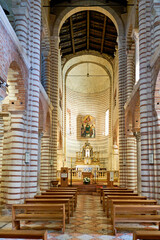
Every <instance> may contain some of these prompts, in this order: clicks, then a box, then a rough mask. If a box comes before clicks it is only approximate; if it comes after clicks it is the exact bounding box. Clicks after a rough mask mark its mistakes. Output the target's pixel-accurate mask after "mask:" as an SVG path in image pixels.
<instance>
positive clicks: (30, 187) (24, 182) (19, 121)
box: [2, 0, 41, 204]
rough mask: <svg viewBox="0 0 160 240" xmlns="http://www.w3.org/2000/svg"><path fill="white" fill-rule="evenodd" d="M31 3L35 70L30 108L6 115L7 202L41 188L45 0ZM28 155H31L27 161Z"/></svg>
mask: <svg viewBox="0 0 160 240" xmlns="http://www.w3.org/2000/svg"><path fill="white" fill-rule="evenodd" d="M29 4H30V5H29V6H28V9H29V12H28V14H29V23H28V40H29V41H28V42H29V46H28V48H27V55H28V59H29V61H30V64H31V70H30V72H29V77H28V79H27V80H28V81H27V83H28V86H26V89H27V91H28V96H27V98H26V99H27V100H28V102H27V103H26V106H27V109H26V113H25V112H21V111H19V108H17V110H16V107H15V108H14V111H12V109H11V110H10V111H11V114H8V116H4V125H5V126H4V129H5V130H4V146H5V148H4V154H3V155H4V163H3V168H2V171H3V172H2V178H3V179H2V191H3V193H4V194H3V199H4V201H5V202H6V203H7V204H13V203H18V202H21V200H23V199H24V198H26V197H33V196H34V195H35V193H36V191H37V164H38V125H39V78H40V34H41V31H40V30H41V29H40V28H41V1H40V0H37V1H33V0H32V1H30V3H29ZM20 25H21V24H20ZM17 26H18V22H17ZM20 29H21V31H22V32H23V28H21V26H20V28H19V30H18V31H19V34H20ZM23 34H24V33H22V35H23ZM22 42H23V41H22ZM20 94H21V92H20ZM9 121H10V122H9ZM26 155H27V156H28V158H29V159H28V163H27V164H25V156H26Z"/></svg>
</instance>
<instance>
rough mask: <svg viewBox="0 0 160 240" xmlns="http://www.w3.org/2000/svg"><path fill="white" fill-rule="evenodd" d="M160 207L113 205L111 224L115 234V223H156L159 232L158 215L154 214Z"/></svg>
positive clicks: (159, 221) (159, 218) (159, 220)
mask: <svg viewBox="0 0 160 240" xmlns="http://www.w3.org/2000/svg"><path fill="white" fill-rule="evenodd" d="M159 210H160V205H134V206H133V205H113V211H112V223H113V232H114V234H116V232H117V230H116V223H119V222H121V223H142V222H144V223H145V222H147V223H158V225H159V230H160V224H159V223H160V215H157V214H156V212H157V211H159ZM152 214H153V215H152Z"/></svg>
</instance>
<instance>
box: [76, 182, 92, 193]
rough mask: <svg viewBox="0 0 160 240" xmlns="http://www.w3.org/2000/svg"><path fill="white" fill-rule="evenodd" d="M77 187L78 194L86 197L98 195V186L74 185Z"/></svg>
mask: <svg viewBox="0 0 160 240" xmlns="http://www.w3.org/2000/svg"><path fill="white" fill-rule="evenodd" d="M74 187H77V189H78V194H81V195H82V194H84V195H96V193H97V185H96V184H82V185H74Z"/></svg>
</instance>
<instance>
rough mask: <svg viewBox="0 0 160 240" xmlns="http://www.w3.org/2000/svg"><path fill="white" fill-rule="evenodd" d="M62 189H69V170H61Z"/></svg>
mask: <svg viewBox="0 0 160 240" xmlns="http://www.w3.org/2000/svg"><path fill="white" fill-rule="evenodd" d="M61 187H68V168H67V167H62V168H61Z"/></svg>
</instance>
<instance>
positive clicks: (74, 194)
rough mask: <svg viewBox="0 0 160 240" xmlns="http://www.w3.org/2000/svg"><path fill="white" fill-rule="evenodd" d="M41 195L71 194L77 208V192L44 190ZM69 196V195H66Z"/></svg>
mask: <svg viewBox="0 0 160 240" xmlns="http://www.w3.org/2000/svg"><path fill="white" fill-rule="evenodd" d="M41 195H53V196H54V195H59V196H60V195H67V196H69V195H71V196H73V198H74V207H75V208H76V205H77V194H76V193H75V192H64V191H63V192H42V193H41ZM66 198H67V197H66Z"/></svg>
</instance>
